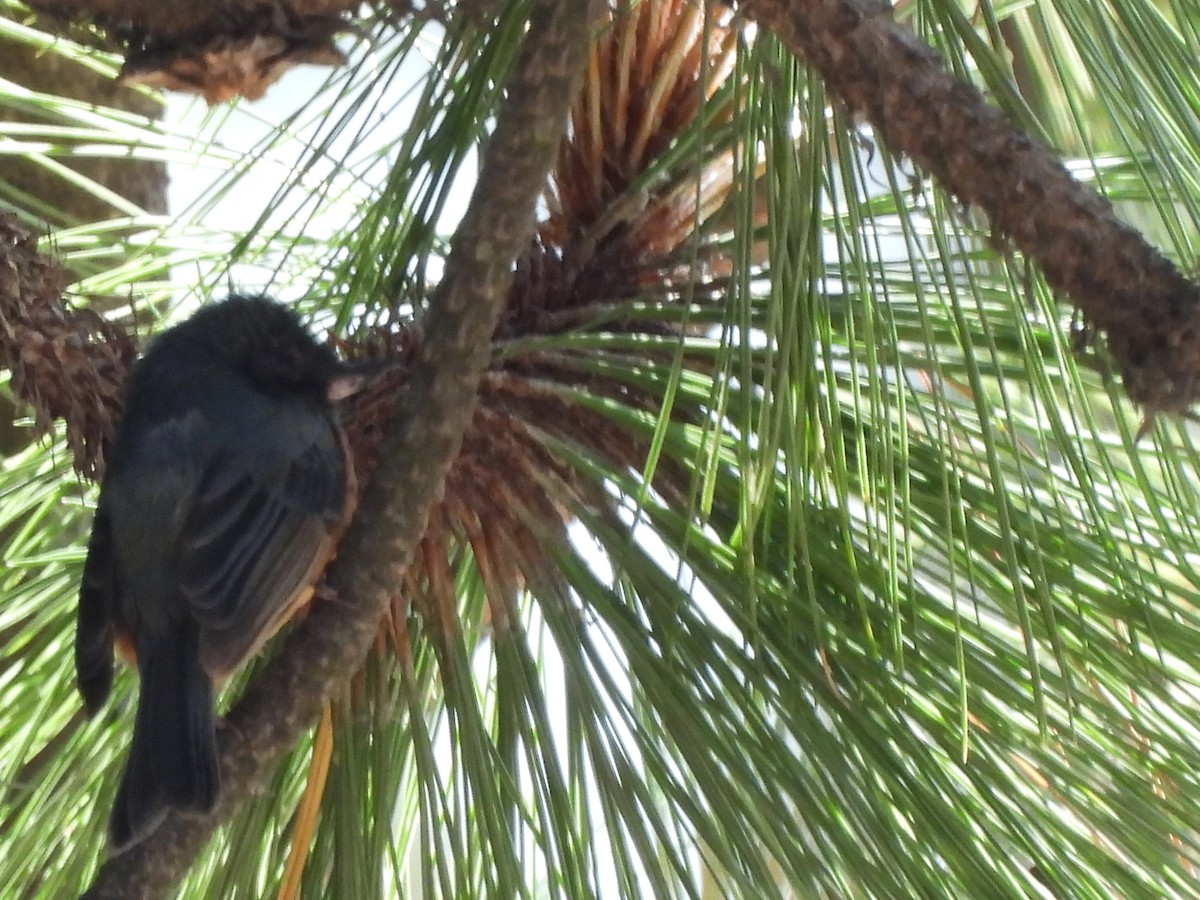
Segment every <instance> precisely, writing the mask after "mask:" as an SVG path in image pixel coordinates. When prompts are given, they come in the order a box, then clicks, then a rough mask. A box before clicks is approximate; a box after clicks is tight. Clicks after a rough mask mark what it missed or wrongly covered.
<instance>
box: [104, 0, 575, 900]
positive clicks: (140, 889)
mask: <svg viewBox="0 0 1200 900" xmlns="http://www.w3.org/2000/svg"><path fill="white" fill-rule="evenodd" d="M585 12H586V10H581V9H580V6H579V4H578V3H577V2H575V0H540V2H537V3H535V11H534V14H533V16H532V18H531V22H530V27H529V32H528V34H527V36H526V39H525V44H524V47H523V49H522V52H521V56H520V59H519V61H518V63H517V65H516V68H515V69H514V71H513V73H512V75H511V77H510V79H509V88H508V93H507V97H506V100H505V103H504V105H503V107H502V109H501V110H500V111H499V115H498V116H497V122H496V130H495V133H494V134H493V136H492V138H491V140H490V141H489V143H488V145H487V147H486V149H485V152H484V155H483V164H482V167H481V169H480V175H479V182H478V184H477V186H476V189H475V193H474V195H473V197H472V199H471V203H470V205H469V207H468V209H467V211H466V214H465V216H464V217H463V220H462V224H461V226H460V227H459V229H458V233H457V234H456V235H455V238H454V241H453V243H452V249H451V253H450V256H449V258H448V260H447V262H446V275H445V278H444V280H443V281H442V283H441V285H440V286H439V288H438V291H437V293H436V295H435V296H434V298H433V300H432V302H431V304H430V310H429V314H428V316H427V318H426V320H425V323H424V324H425V337H424V340H423V341H422V345H421V350H420V353H419V355H418V357H417V359H416V360H414V362H413V364H412V367H411V369H410V371H409V386H408V388H407V391H406V394H405V397H404V402H403V405H402V407H401V411H400V414H399V416H398V417H397V420H396V423H395V424H394V426H393V430H392V431H391V432H390V434H389V435H388V437H387V438H386V440H385V443H384V445H383V448H382V451H381V462H380V465H379V468H378V469H377V470H376V472H375V475H374V477H373V480H372V481H371V483H370V485H369V486H368V489H367V491H366V494H365V496H364V497H363V500H362V503H361V504H360V506H359V510H358V515H357V516H356V518H355V521H354V523H353V525H352V526H351V528H350V530H349V531H348V532H347V534H346V537H345V539H344V540H343V542H342V545H341V548H340V551H339V557H338V560H337V562H336V563H335V565H334V567H333V568H332V569H331V570H330V573H329V581H330V584H331V585H332V586H333V587H334V588H335V589H336V591H337V592H338V595H339V599H338V601H337V602H327V603H320V602H318V603H316V604H314V606H313V609H312V612H311V613H310V614H309V615H308V617H307V618H306V619H305V620H304V622H303V623H302V624H300V625H299V626H298V627H297V628H296V629H295V630H294V631H293V632H292V634H291V635H290V636H289V637H288V639H287V641H286V643H285V645H284V647H283V650H282V651H281V653H280V655H279V656H278V657H276V658H275V659H274V660H272V661H271V662H270V663H269V664H268V665H267V666H265V667H264V668H263V670H262V671H261V672H260V673H259V675H258V676H257V677H256V678H255V679H254V681H253V682H252V684H251V685H250V686H249V687H248V689H247V691H246V693H245V695H244V696H243V697H242V698H241V699H240V700H239V701H238V703H237V704H236V705H235V706H234V708H233V709H232V710H231V712H230V714H229V716H228V720H229V723H230V725H231V726H232V727H231V728H228V729H224V730H223V731H222V732H221V734H220V735H219V737H220V746H221V779H222V794H221V800H220V803H219V806H218V808H217V810H216V811H215V812H214V813H213V815H211V816H208V817H194V816H182V815H172V816H170V817H168V819H167V821H166V822H165V823H164V824H163V825H162V826H161V827H160V828H159V829H158V830H157V831H156V832H155V833H154V834H152V835H151V837H150V838H149V839H147V840H146V841H145V842H144V843H143V844H141V845H139V846H137V847H135V848H133V849H132V850H130V851H128V852H126V853H125V854H122V855H121V856H118V857H115V858H112V859H109V860H108V861H107V862H106V863H105V864H104V865H103V867H102V868H101V870H100V872H99V874H98V875H97V878H96V880H95V882H94V883H93V885H92V887H91V889H90V890H89V891H88V893H87V894H86V896H87V897H92V898H147V897H160V896H167V895H169V894H170V890H171V886H172V885H174V884H175V883H177V882H178V881H179V879H180V878H182V876H183V874H184V873H185V872H186V871H187V869H188V867H189V866H190V865H191V864H192V862H193V861H194V860H195V858H196V856H197V854H198V853H199V852H200V851H201V849H202V848H203V846H204V844H205V843H206V842H207V841H208V839H209V837H210V836H211V835H212V832H213V829H214V828H215V827H216V826H217V825H218V824H220V823H221V822H223V821H226V820H227V819H229V818H230V817H231V816H232V815H233V813H234V811H235V810H236V809H237V808H238V807H240V806H241V805H242V803H243V802H244V801H245V800H246V799H247V798H248V797H249V796H250V795H251V794H253V793H255V792H260V791H262V790H263V789H264V787H265V785H266V784H267V783H268V780H269V778H270V776H271V773H272V772H273V771H274V769H275V767H276V765H277V763H278V761H279V759H280V758H281V756H282V755H283V754H284V753H285V752H287V751H288V750H289V749H290V748H292V747H293V746H294V745H295V743H296V741H297V740H298V739H299V737H300V736H301V734H302V733H303V732H304V730H305V729H307V728H309V727H310V726H311V725H312V724H313V723H314V722H315V721H316V719H317V716H318V715H319V713H320V710H321V707H322V705H323V704H324V702H325V701H326V699H327V698H329V697H330V696H331V695H332V694H333V693H334V692H335V691H336V690H337V689H338V688H339V687H340V686H341V685H344V684H345V683H346V681H347V680H348V679H349V678H350V677H351V676H352V675H353V673H354V672H355V671H357V669H358V668H359V667H360V666H361V664H362V661H363V659H364V658H365V656H366V654H367V651H368V648H369V646H370V643H371V640H372V638H373V637H374V635H375V633H376V630H377V628H378V624H379V619H380V616H381V615H382V612H383V610H384V608H385V606H386V605H387V604H388V603H389V602H390V600H391V598H392V596H393V595H394V593H395V592H396V591H397V590H398V589H399V585H400V584H401V576H402V574H403V572H404V569H405V567H406V566H407V564H408V560H409V558H410V556H411V554H412V552H413V548H414V547H415V546H416V544H417V541H418V540H419V539H420V537H421V534H422V533H423V531H424V528H425V521H426V516H427V511H428V508H429V506H430V504H431V503H432V502H433V501H434V500H435V499H436V497H437V496H438V495H439V493H440V492H441V489H442V483H443V480H444V478H445V475H446V473H447V471H448V470H449V468H450V465H451V462H452V461H453V460H454V458H455V456H456V455H457V452H458V447H459V444H460V442H461V439H462V434H463V430H464V428H465V427H466V425H467V422H468V420H469V418H470V416H471V413H472V410H473V408H474V404H475V394H476V390H477V388H478V385H479V380H480V376H481V375H482V372H483V369H484V366H485V365H486V363H487V361H488V359H489V356H490V338H491V334H492V331H493V329H494V327H495V321H496V319H497V316H498V313H499V310H500V305H501V302H502V301H503V299H504V297H505V293H506V290H507V288H508V285H509V283H510V282H511V280H512V273H513V267H514V261H515V260H516V259H517V257H518V256H519V255H520V254H521V253H522V252H524V251H525V250H526V248H527V247H528V245H529V241H530V238H531V235H532V231H533V224H534V209H535V206H534V205H535V202H536V200H537V198H538V196H539V195H540V194H541V192H542V191H543V189H544V188H545V185H546V178H547V173H548V171H549V169H550V165H551V163H552V161H553V159H554V155H555V152H556V151H557V148H558V144H559V141H560V139H561V137H562V134H563V130H564V127H565V125H566V122H567V113H568V110H569V109H570V105H571V103H572V101H573V100H574V99H575V95H576V93H577V91H578V87H579V83H580V79H581V75H582V68H583V64H584V61H585V60H586V59H587V46H588V40H589V38H590V23H591V22H592V21H594V16H589V15H586V14H585Z"/></svg>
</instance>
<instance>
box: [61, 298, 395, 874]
mask: <svg viewBox="0 0 1200 900" xmlns="http://www.w3.org/2000/svg"><path fill="white" fill-rule="evenodd" d="M376 368H378V367H376ZM365 377H366V376H365V375H364V374H363V369H362V368H361V367H355V366H351V365H348V364H346V363H342V362H340V361H339V360H338V359H337V357H336V356H335V355H334V354H333V351H332V350H331V349H329V348H328V347H326V346H324V345H322V344H319V343H317V342H316V341H315V340H314V339H313V338H312V336H311V335H310V334H309V333H308V332H307V331H306V330H305V329H304V327H303V326H302V325H301V324H300V321H299V320H298V319H297V318H296V316H295V315H294V314H293V313H292V312H291V311H290V310H288V309H287V308H285V307H283V306H280V305H279V304H277V303H275V302H273V301H271V300H269V299H267V298H264V297H243V296H234V297H231V298H230V299H228V300H226V301H224V302H222V303H217V304H213V305H211V306H208V307H205V308H204V309H202V310H201V311H200V312H198V313H196V314H195V315H194V316H193V317H192V318H190V319H189V320H187V321H186V322H183V323H182V324H180V325H178V326H176V327H175V328H172V329H170V330H169V331H167V332H165V333H163V334H162V335H161V336H160V337H159V338H158V339H157V340H155V341H154V342H153V343H152V344H151V346H150V349H149V351H148V352H147V353H146V355H145V356H144V357H143V358H142V359H141V360H140V361H139V362H138V363H137V364H136V365H135V366H134V367H133V370H132V372H131V374H130V376H129V381H128V383H127V387H126V393H125V412H124V417H123V419H122V421H121V424H120V427H119V429H118V432H117V435H116V440H115V442H114V444H113V447H112V454H111V457H110V460H109V465H108V470H107V473H106V475H105V477H104V480H103V483H102V484H101V489H100V500H99V504H98V506H97V509H96V517H95V522H94V524H93V527H92V536H91V540H90V541H89V543H88V554H87V561H86V562H85V564H84V570H83V584H82V588H81V591H80V597H79V618H78V623H77V628H76V634H75V667H76V675H77V679H78V686H79V691H80V693H81V694H82V696H83V701H84V705H85V706H86V708H87V711H88V713H89V714H92V713H95V712H96V711H97V710H98V709H99V708H100V706H101V705H102V704H103V703H104V701H105V699H106V698H107V697H108V694H109V691H110V689H111V686H112V679H113V648H114V645H115V647H116V649H117V652H118V655H120V656H122V657H123V658H125V660H126V661H127V662H130V663H131V664H136V666H137V669H138V677H139V679H140V689H139V696H138V706H137V715H136V717H135V720H134V726H133V742H132V746H131V747H130V750H129V758H128V760H127V762H126V764H125V770H124V773H123V774H122V776H121V784H120V788H119V789H118V791H117V797H116V803H115V804H114V807H113V811H112V817H111V819H110V821H109V842H110V849H111V851H112V852H114V853H117V852H120V851H122V850H124V849H125V848H127V847H129V846H130V845H132V844H134V843H136V842H138V841H140V840H141V839H142V838H144V837H145V836H146V835H147V834H148V833H150V832H151V831H152V830H153V829H154V828H155V827H156V826H157V825H158V823H159V822H160V821H161V820H162V818H163V816H164V815H165V814H166V811H167V810H168V809H171V808H173V809H182V810H194V811H199V812H209V811H211V810H212V808H213V806H214V805H215V803H216V801H217V794H218V791H219V789H220V786H219V779H218V770H217V752H216V740H215V730H214V714H213V687H214V684H219V683H220V681H221V680H222V679H223V678H225V677H226V676H228V675H229V674H230V673H231V672H233V671H234V670H235V669H237V668H238V666H240V665H241V664H242V663H243V662H244V661H245V660H246V659H247V658H248V657H250V656H251V655H252V654H253V653H255V652H256V651H257V650H258V649H259V648H260V647H261V646H262V644H263V643H264V642H265V641H266V640H267V639H268V638H270V637H271V636H272V635H273V634H274V633H275V632H276V631H277V630H278V629H279V628H280V627H281V626H282V625H283V624H284V623H285V622H286V621H287V620H288V619H289V618H290V617H291V616H292V615H293V614H294V613H295V612H296V611H297V609H299V608H300V607H301V606H302V605H303V604H304V603H305V602H306V601H307V599H308V597H309V596H311V593H312V586H313V583H314V582H315V580H316V579H317V578H318V577H319V575H320V573H321V571H322V570H323V569H324V567H325V565H326V564H327V563H328V561H329V558H330V556H331V555H332V554H333V551H334V549H335V546H336V543H337V539H338V537H339V536H340V532H341V531H342V529H343V528H344V526H345V523H346V521H347V520H348V518H349V516H350V513H351V510H352V505H353V502H354V489H353V471H352V467H351V463H350V459H349V456H348V454H347V452H346V445H345V440H344V437H343V435H342V433H341V430H340V428H339V426H338V423H337V418H336V416H335V412H334V408H333V401H334V400H336V399H338V398H340V397H343V396H346V395H348V394H350V393H353V392H354V391H355V390H357V389H358V388H359V387H360V386H361V385H362V383H363V380H364V378H365Z"/></svg>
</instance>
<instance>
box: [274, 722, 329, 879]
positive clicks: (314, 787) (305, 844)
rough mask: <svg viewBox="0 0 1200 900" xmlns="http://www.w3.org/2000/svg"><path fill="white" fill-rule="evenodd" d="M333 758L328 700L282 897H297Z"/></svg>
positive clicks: (317, 739) (299, 809) (318, 726)
mask: <svg viewBox="0 0 1200 900" xmlns="http://www.w3.org/2000/svg"><path fill="white" fill-rule="evenodd" d="M332 759H333V716H332V715H331V714H330V712H329V704H328V703H326V704H325V707H324V709H322V710H321V722H320V724H319V725H317V733H316V736H315V737H314V738H313V750H312V759H311V760H310V761H309V763H308V783H307V784H306V785H305V786H304V796H303V797H301V798H300V805H299V807H298V808H297V809H296V827H295V829H294V830H293V831H292V848H291V850H290V851H289V853H288V861H287V865H286V866H285V867H284V870H283V879H282V880H281V881H280V882H279V895H278V897H279V900H298V898H299V896H300V881H301V879H302V878H303V877H304V865H305V863H307V862H308V848H309V846H310V845H311V844H312V837H313V832H315V831H316V830H317V816H318V815H319V814H320V811H321V798H322V797H324V796H325V783H326V781H327V779H328V778H329V763H330V761H331V760H332Z"/></svg>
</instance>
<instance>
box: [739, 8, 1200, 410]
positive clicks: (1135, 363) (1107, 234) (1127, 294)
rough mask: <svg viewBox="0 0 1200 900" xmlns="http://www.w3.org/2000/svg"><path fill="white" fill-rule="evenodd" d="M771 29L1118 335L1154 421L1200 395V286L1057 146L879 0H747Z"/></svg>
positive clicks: (900, 149)
mask: <svg viewBox="0 0 1200 900" xmlns="http://www.w3.org/2000/svg"><path fill="white" fill-rule="evenodd" d="M741 8H742V12H743V13H744V14H745V15H746V16H747V17H748V18H750V19H752V20H755V21H757V22H758V23H759V24H761V25H763V26H765V27H767V28H769V29H770V30H771V31H772V32H774V33H775V35H776V36H778V38H779V39H780V40H781V41H782V42H783V43H784V44H786V45H787V46H788V47H789V48H790V49H791V50H792V51H794V52H795V53H796V54H797V55H798V56H801V57H803V58H804V59H805V60H807V61H808V62H809V63H810V64H811V65H812V66H813V67H814V68H815V69H816V70H817V71H819V72H820V74H821V76H822V77H823V78H824V80H825V83H826V84H827V85H828V87H829V89H830V90H831V91H832V92H833V93H834V94H836V95H837V96H838V97H839V98H841V100H842V101H843V102H845V103H846V105H847V106H848V107H849V108H850V110H851V111H853V112H854V113H859V114H863V115H865V116H866V118H867V120H868V121H869V122H870V123H871V125H872V127H873V128H874V129H875V131H876V133H877V134H878V135H880V136H881V137H882V138H883V139H884V141H886V143H887V145H888V146H889V147H890V148H891V149H892V150H893V151H895V152H897V153H902V154H905V155H907V156H910V157H911V158H912V159H913V160H914V161H915V162H916V163H917V165H919V166H920V167H922V168H923V169H925V170H927V171H928V172H930V173H931V174H932V175H933V176H934V177H935V178H936V179H937V180H938V181H939V182H940V183H941V185H942V186H943V187H944V188H946V189H947V190H948V191H950V192H951V193H953V194H954V195H955V196H956V197H958V198H959V199H960V200H961V201H963V202H964V203H967V204H970V205H971V206H977V207H979V208H980V209H982V210H984V211H985V212H986V213H987V214H988V216H989V217H990V219H991V222H992V224H993V227H994V228H995V229H996V230H997V232H998V233H999V234H1001V235H1003V236H1004V237H1006V238H1007V239H1008V240H1010V241H1011V242H1012V243H1013V244H1014V245H1015V246H1016V247H1017V248H1019V249H1020V250H1021V251H1022V252H1023V253H1025V254H1026V255H1027V256H1028V257H1029V258H1030V259H1033V260H1035V261H1036V262H1037V263H1038V265H1039V266H1040V267H1041V269H1042V271H1043V273H1044V274H1045V277H1046V281H1047V283H1048V284H1049V285H1050V286H1051V287H1052V288H1054V289H1055V290H1057V291H1061V292H1062V293H1064V294H1066V295H1067V296H1068V297H1069V298H1070V299H1071V301H1072V302H1073V303H1074V304H1075V305H1076V306H1077V307H1078V308H1079V310H1080V311H1081V312H1082V313H1083V315H1084V317H1085V319H1086V320H1087V321H1088V322H1089V323H1090V324H1092V325H1094V326H1096V327H1097V328H1099V330H1100V331H1101V332H1103V333H1104V334H1105V336H1106V339H1107V346H1108V349H1109V352H1110V353H1111V354H1112V356H1113V358H1114V360H1115V362H1116V364H1117V367H1118V369H1119V370H1120V372H1121V375H1122V377H1123V378H1124V383H1125V390H1126V392H1127V393H1128V394H1129V396H1130V397H1131V398H1132V399H1133V400H1134V401H1135V402H1137V403H1139V404H1141V405H1142V406H1143V407H1144V408H1145V410H1146V412H1147V414H1148V415H1149V416H1153V415H1154V414H1155V413H1158V412H1171V413H1183V412H1185V411H1186V410H1187V409H1188V408H1189V407H1190V406H1191V404H1192V403H1193V402H1194V401H1195V400H1196V399H1197V397H1198V396H1200V382H1198V380H1197V373H1198V372H1200V288H1198V287H1197V285H1195V284H1193V283H1192V282H1190V281H1188V280H1187V279H1186V278H1184V277H1183V275H1182V274H1180V272H1179V271H1178V270H1177V269H1176V268H1175V266H1174V265H1173V264H1172V263H1171V262H1170V261H1168V260H1167V259H1166V258H1165V257H1164V256H1163V255H1162V254H1161V253H1159V252H1158V251H1157V250H1156V249H1155V248H1154V247H1152V246H1150V245H1149V244H1148V243H1147V242H1146V240H1145V239H1144V238H1143V237H1142V236H1141V235H1140V234H1139V233H1138V232H1137V231H1135V230H1134V229H1132V228H1130V227H1129V226H1128V225H1126V224H1124V223H1123V222H1121V221H1120V220H1118V219H1117V217H1116V216H1115V215H1114V214H1113V211H1112V208H1111V206H1110V205H1109V203H1108V201H1107V200H1105V199H1104V198H1102V197H1100V196H1099V195H1098V194H1096V193H1095V192H1094V191H1092V190H1091V189H1089V188H1088V187H1086V186H1084V185H1083V184H1081V183H1079V182H1078V181H1076V180H1075V179H1074V178H1073V177H1072V176H1071V175H1070V173H1069V172H1068V171H1067V170H1066V168H1065V167H1064V166H1063V165H1062V163H1061V162H1060V161H1059V160H1058V158H1057V157H1056V156H1055V155H1054V154H1053V153H1052V152H1051V151H1050V150H1049V149H1048V148H1046V147H1044V146H1042V145H1040V144H1039V143H1037V142H1036V141H1034V140H1032V139H1031V138H1030V137H1029V136H1028V135H1026V134H1023V133H1022V132H1020V131H1018V130H1017V129H1016V128H1014V127H1013V126H1012V125H1011V124H1009V122H1008V121H1007V120H1006V118H1005V116H1004V114H1003V113H1002V112H1001V111H1000V110H998V109H996V108H994V107H992V106H989V105H988V104H987V103H986V101H985V100H984V98H983V95H982V94H981V93H980V92H979V91H978V90H977V89H975V88H974V87H972V86H971V85H969V84H966V83H965V82H962V81H959V80H958V79H956V78H955V77H954V76H953V75H951V74H950V73H949V72H947V71H945V69H944V68H943V66H942V60H941V58H940V57H939V56H938V55H937V53H935V52H934V50H932V49H931V48H930V47H928V46H927V45H925V44H924V43H922V42H921V41H920V40H918V39H917V38H916V37H915V36H914V35H913V34H912V33H911V32H910V31H909V30H908V29H907V28H905V27H903V26H901V25H898V24H897V23H896V22H894V21H893V20H892V17H891V8H890V6H888V5H886V4H881V3H879V2H877V0H745V2H744V4H743V5H742V7H741Z"/></svg>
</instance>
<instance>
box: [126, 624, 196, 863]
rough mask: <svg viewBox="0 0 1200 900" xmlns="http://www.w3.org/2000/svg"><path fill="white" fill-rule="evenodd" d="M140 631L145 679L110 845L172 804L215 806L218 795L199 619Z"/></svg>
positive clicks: (143, 828) (135, 837)
mask: <svg viewBox="0 0 1200 900" xmlns="http://www.w3.org/2000/svg"><path fill="white" fill-rule="evenodd" d="M146 637H147V636H146V635H145V633H144V632H143V634H141V635H139V640H138V646H137V656H138V675H139V677H140V679H141V688H140V694H139V696H138V707H137V717H136V719H135V721H134V726H133V745H132V747H130V750H129V759H128V760H127V761H126V763H125V771H124V773H122V775H121V786H120V787H119V788H118V789H117V798H116V802H115V803H114V804H113V811H112V818H111V819H110V820H109V826H108V839H109V849H110V852H112V853H119V852H121V851H122V850H124V849H126V848H127V847H129V846H130V845H132V844H135V843H137V842H138V841H140V840H141V839H142V838H143V837H145V836H146V835H147V834H149V833H150V832H151V831H152V830H153V829H154V828H155V827H156V826H157V825H158V823H159V822H160V821H161V820H162V818H163V816H165V815H166V812H167V810H168V809H185V810H193V811H196V812H210V811H211V810H212V808H213V806H214V805H215V804H216V801H217V791H218V788H219V782H218V775H217V745H216V734H215V726H214V721H213V711H212V682H211V681H210V680H209V677H208V675H207V674H205V672H204V670H203V669H202V668H201V667H200V646H199V640H200V637H199V631H198V628H197V627H196V625H195V624H194V623H187V624H186V625H184V626H181V627H178V628H176V629H174V631H173V632H172V633H169V634H166V635H163V636H161V637H158V638H155V639H150V640H147V639H146Z"/></svg>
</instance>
